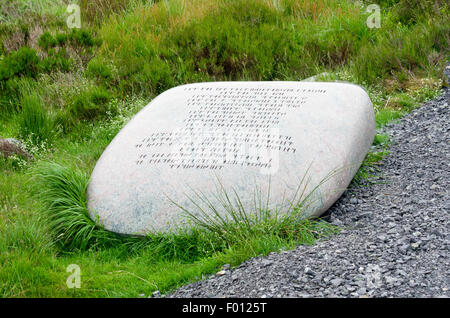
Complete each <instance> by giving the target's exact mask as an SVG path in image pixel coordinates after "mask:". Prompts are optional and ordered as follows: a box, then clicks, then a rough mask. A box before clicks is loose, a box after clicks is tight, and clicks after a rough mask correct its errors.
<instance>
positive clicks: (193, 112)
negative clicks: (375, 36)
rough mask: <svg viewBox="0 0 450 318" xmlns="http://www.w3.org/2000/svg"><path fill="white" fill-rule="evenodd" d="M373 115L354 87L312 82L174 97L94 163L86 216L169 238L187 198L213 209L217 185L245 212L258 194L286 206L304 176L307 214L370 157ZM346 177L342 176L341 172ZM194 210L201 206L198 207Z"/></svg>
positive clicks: (220, 86)
mask: <svg viewBox="0 0 450 318" xmlns="http://www.w3.org/2000/svg"><path fill="white" fill-rule="evenodd" d="M374 127H375V123H374V113H373V108H372V104H371V102H370V100H369V98H368V96H367V94H366V92H365V91H364V90H363V89H362V88H361V87H359V86H356V85H352V84H342V83H310V82H214V83H197V84H188V85H183V86H178V87H175V88H172V89H170V90H168V91H166V92H164V93H163V94H161V95H159V96H158V97H156V98H155V99H154V100H153V101H152V102H151V103H150V104H149V105H147V106H146V107H145V108H144V109H142V110H141V111H140V112H139V113H138V114H137V115H136V116H135V117H134V118H133V119H132V120H131V121H130V122H129V123H128V124H127V125H126V126H125V127H124V128H123V129H122V130H121V131H120V132H119V134H118V135H117V136H116V137H115V138H114V140H113V141H112V142H111V144H110V145H109V146H108V147H107V148H106V150H105V151H104V153H103V155H102V156H101V158H100V159H99V161H98V163H97V165H96V167H95V169H94V171H93V173H92V176H91V182H90V184H89V188H88V208H89V211H90V213H91V217H93V218H94V219H96V218H97V216H98V218H99V220H100V222H101V223H102V224H103V225H104V226H105V228H106V229H108V230H111V231H114V232H118V233H126V234H145V233H147V232H149V231H153V232H156V231H168V230H174V229H176V228H177V227H179V226H183V225H184V224H185V222H186V219H185V216H184V213H183V212H182V211H181V209H180V208H179V207H177V206H176V205H175V204H174V203H173V202H172V201H174V202H176V203H177V204H179V205H181V206H183V207H185V208H187V209H188V210H190V211H192V212H195V210H196V209H195V205H193V203H192V202H191V200H190V198H193V197H195V195H194V192H197V193H202V194H204V195H206V196H207V197H208V198H209V199H210V200H211V202H212V203H213V204H214V205H215V206H220V204H219V202H218V201H217V198H215V196H214V195H215V194H217V186H218V181H220V183H221V184H222V186H223V188H224V189H226V191H227V192H228V193H232V192H233V189H234V190H235V191H236V192H237V193H238V195H239V197H240V199H241V200H242V203H243V204H244V206H246V207H247V208H248V209H249V210H251V207H252V206H253V205H254V197H255V193H256V192H259V193H261V194H262V195H263V197H267V195H269V196H270V202H271V206H270V207H271V208H279V209H283V208H286V207H287V206H289V202H288V201H287V200H291V199H292V198H293V197H294V195H295V193H296V192H297V191H298V187H299V185H300V182H301V180H302V178H303V177H304V176H305V174H306V173H307V172H308V175H307V178H306V179H305V180H307V182H304V184H306V192H305V193H308V192H309V191H311V190H312V189H313V188H314V187H315V186H316V185H317V184H319V182H320V181H322V180H323V179H324V178H325V177H326V176H327V175H329V173H330V172H332V171H333V170H334V169H341V170H340V171H339V172H338V173H336V174H335V175H334V176H333V177H332V178H331V179H330V180H329V181H327V182H326V183H325V184H323V185H321V186H320V188H319V189H318V190H317V191H316V192H315V195H314V198H315V200H314V203H313V204H312V205H311V209H310V210H309V211H308V213H309V214H312V215H320V214H321V213H323V212H324V211H325V210H326V209H328V207H330V206H331V205H332V204H333V203H334V202H335V201H336V199H337V198H338V197H339V196H340V195H341V194H342V192H343V191H344V190H345V188H346V187H347V185H348V184H349V182H350V181H351V179H352V177H353V175H354V173H355V172H356V171H357V169H358V168H359V166H360V164H361V162H362V160H363V159H364V157H365V155H366V153H367V150H368V149H369V147H370V145H371V143H372V140H373V136H374V132H375V128H374ZM342 168H344V169H342ZM197 203H199V204H200V205H202V203H201V202H199V201H197Z"/></svg>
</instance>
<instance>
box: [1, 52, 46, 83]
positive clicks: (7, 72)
mask: <svg viewBox="0 0 450 318" xmlns="http://www.w3.org/2000/svg"><path fill="white" fill-rule="evenodd" d="M38 71H39V58H38V56H37V54H36V51H35V50H33V49H30V48H29V47H22V48H20V49H19V50H18V51H16V52H11V53H10V54H8V55H7V56H6V57H5V58H4V59H3V60H1V61H0V85H3V83H4V82H5V81H7V80H9V79H11V78H13V77H17V76H25V77H36V75H37V74H38Z"/></svg>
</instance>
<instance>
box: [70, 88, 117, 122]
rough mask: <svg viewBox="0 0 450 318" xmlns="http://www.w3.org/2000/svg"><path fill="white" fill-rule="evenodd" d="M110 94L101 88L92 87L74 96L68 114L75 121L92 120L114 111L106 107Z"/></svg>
mask: <svg viewBox="0 0 450 318" xmlns="http://www.w3.org/2000/svg"><path fill="white" fill-rule="evenodd" d="M111 98H112V95H111V93H110V92H109V91H108V90H106V89H105V88H103V87H101V86H93V87H90V88H88V89H87V90H85V91H83V92H81V93H80V94H79V95H78V96H75V98H74V100H73V102H72V105H71V106H70V110H69V111H70V114H71V116H72V117H74V118H75V119H79V120H93V119H96V118H98V117H101V116H103V115H105V114H106V113H107V112H108V111H114V109H111V108H110V107H108V102H109V101H110V100H111Z"/></svg>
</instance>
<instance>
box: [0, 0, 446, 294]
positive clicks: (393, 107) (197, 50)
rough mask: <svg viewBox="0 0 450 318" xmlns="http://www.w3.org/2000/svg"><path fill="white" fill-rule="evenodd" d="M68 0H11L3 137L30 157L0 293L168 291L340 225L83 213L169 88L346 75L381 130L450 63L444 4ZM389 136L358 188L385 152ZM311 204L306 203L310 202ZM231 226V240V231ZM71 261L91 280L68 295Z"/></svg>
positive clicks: (5, 179) (5, 240)
mask: <svg viewBox="0 0 450 318" xmlns="http://www.w3.org/2000/svg"><path fill="white" fill-rule="evenodd" d="M72 2H73V1H68V0H5V1H1V3H0V136H1V137H4V138H8V137H12V138H17V139H20V140H21V141H22V142H23V143H24V144H25V145H26V147H27V150H28V152H30V153H31V154H33V156H34V157H35V159H34V160H32V161H28V160H26V158H22V157H19V156H13V157H9V158H4V157H1V156H0V171H1V173H0V296H3V297H137V296H139V295H140V294H145V295H146V296H148V295H150V294H151V293H152V292H153V291H155V290H161V291H167V290H170V289H171V288H174V287H176V286H179V285H180V284H182V283H186V282H188V281H191V280H193V279H197V278H201V277H202V275H206V274H210V273H214V272H215V271H217V270H218V269H220V266H221V265H223V264H226V263H229V264H231V265H237V264H239V263H240V262H242V261H243V260H245V259H247V258H249V257H252V256H256V255H260V254H266V253H268V252H270V251H273V250H279V249H289V248H292V247H294V246H295V245H296V244H311V243H313V242H314V240H316V239H317V238H323V237H326V236H327V235H329V234H332V233H334V232H335V231H336V229H335V228H333V227H331V226H330V225H328V224H327V223H326V222H324V221H304V222H294V221H293V220H277V222H272V221H271V220H268V219H264V218H263V221H262V222H261V223H260V224H258V226H255V227H252V228H246V227H245V226H240V227H234V226H233V227H230V228H218V229H216V230H215V231H207V230H205V229H203V228H201V227H200V226H197V227H196V226H194V229H193V231H192V232H184V233H178V234H174V235H165V236H164V235H152V236H149V237H148V238H144V239H136V238H126V237H119V236H116V235H114V234H112V233H109V232H107V231H104V230H103V229H101V228H100V227H99V226H97V225H96V224H95V223H94V222H92V221H91V220H90V219H89V218H88V217H87V215H86V199H85V193H84V190H85V188H86V185H87V182H88V178H89V175H90V173H91V171H92V169H93V167H94V165H95V162H96V160H97V159H98V158H99V156H100V155H101V153H102V151H103V150H104V149H105V147H106V146H107V145H108V144H109V142H110V141H111V140H112V138H113V137H114V136H115V134H117V132H118V131H119V130H120V129H121V127H123V125H124V124H125V123H126V122H127V121H128V120H129V119H130V118H131V117H132V116H133V115H134V114H135V113H136V112H137V111H139V110H140V109H141V108H142V107H143V106H145V105H146V104H147V103H148V102H150V101H151V99H152V98H153V97H155V96H156V95H157V94H159V93H161V92H163V91H165V90H166V89H168V88H170V87H173V86H176V85H180V84H185V83H192V82H199V81H223V80H261V81H284V80H292V81H298V80H302V79H304V78H306V77H309V76H312V75H315V74H318V73H324V72H326V74H325V75H323V76H322V77H321V80H346V81H351V82H354V83H358V84H359V85H362V86H363V87H365V88H366V90H367V91H368V93H369V95H370V97H371V99H372V102H373V103H374V107H375V111H376V120H377V125H378V126H381V125H384V124H385V123H386V122H388V121H390V120H393V119H395V118H398V117H400V116H401V115H402V114H403V113H404V112H407V111H410V110H412V109H413V108H414V107H417V106H418V105H419V104H420V103H422V102H424V101H426V100H428V99H430V98H433V97H434V96H436V95H437V94H439V91H440V89H441V87H442V86H443V85H446V84H445V83H444V82H443V75H442V69H443V67H444V65H445V63H446V60H448V58H449V47H450V27H449V25H450V23H449V22H450V21H449V12H450V10H449V7H448V5H447V3H446V1H443V0H442V1H441V0H423V1H419V0H414V1H406V0H399V1H395V0H385V1H378V4H379V6H380V8H381V11H380V16H381V25H380V28H369V27H368V26H367V24H366V21H367V19H368V18H369V16H370V15H371V14H372V13H373V12H372V13H371V12H367V11H366V10H367V7H368V6H369V5H370V4H372V1H358V2H357V1H350V0H343V1H336V0H319V1H312V0H304V1H300V0H279V1H277V0H246V1H244V0H185V1H182V0H160V1H149V0H108V1H107V0H90V1H87V0H81V1H79V2H78V3H79V5H80V7H81V29H69V28H68V27H67V24H66V19H67V18H68V17H69V13H67V12H66V9H67V6H68V5H69V4H71V3H72ZM387 143H388V137H387V136H384V135H377V136H376V138H375V144H377V145H379V150H378V151H375V152H372V153H369V154H368V156H367V158H366V161H365V164H364V166H363V167H362V168H361V169H360V171H359V173H358V175H357V177H356V178H355V182H358V181H361V180H362V179H367V178H369V176H370V173H371V170H373V169H374V165H373V163H376V162H377V161H379V160H380V159H381V158H382V156H383V155H384V154H386V152H387V149H386V144H387ZM298 209H300V207H298ZM225 233H227V234H226V235H225ZM69 264H78V265H79V266H80V267H81V271H82V285H81V286H82V288H80V289H69V288H68V287H67V285H66V279H67V277H68V276H69V274H70V273H67V272H66V268H67V266H68V265H69Z"/></svg>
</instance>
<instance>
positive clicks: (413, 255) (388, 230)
mask: <svg viewBox="0 0 450 318" xmlns="http://www.w3.org/2000/svg"><path fill="white" fill-rule="evenodd" d="M449 71H450V70H449V69H448V68H447V70H446V72H449ZM449 101H450V90H449V89H446V90H444V93H443V94H442V95H441V96H440V97H438V98H436V99H435V100H433V101H431V102H428V103H426V104H424V105H423V106H422V107H420V108H418V109H417V110H415V111H413V112H412V113H410V114H408V115H406V116H405V117H403V118H402V120H401V121H400V122H398V123H394V124H389V125H387V126H386V127H385V128H384V131H385V132H387V133H389V134H390V136H391V146H390V151H391V153H390V155H388V156H387V157H386V158H385V159H384V160H383V165H382V166H381V171H380V174H379V176H380V180H381V181H383V182H380V183H376V184H373V185H370V186H368V187H359V188H353V189H349V190H347V191H346V192H345V193H344V195H343V196H342V197H341V198H340V199H339V200H338V201H337V202H336V203H335V205H334V206H333V207H332V208H331V209H330V210H329V212H327V215H326V217H327V218H328V220H329V221H330V222H332V223H334V224H336V225H339V226H340V227H344V228H345V230H343V231H342V232H341V233H340V234H338V235H335V236H333V237H332V238H331V239H329V240H328V241H321V242H318V243H317V244H315V245H313V246H298V247H297V248H296V249H294V250H292V251H285V252H281V253H271V254H269V255H268V256H266V257H259V258H252V259H250V260H248V261H246V262H244V263H243V264H241V265H240V266H239V267H237V268H234V269H232V270H229V269H227V270H226V274H225V275H222V276H213V277H211V278H210V279H208V280H205V281H200V282H196V283H194V284H191V285H188V286H184V287H182V288H180V289H178V290H177V291H175V293H174V294H172V295H169V296H167V297H449V296H450V291H449V289H450V257H449V256H450V235H449V234H450V233H449V230H450V218H449V216H450V215H449V214H450V195H449V184H450V183H449V180H450V108H449Z"/></svg>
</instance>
